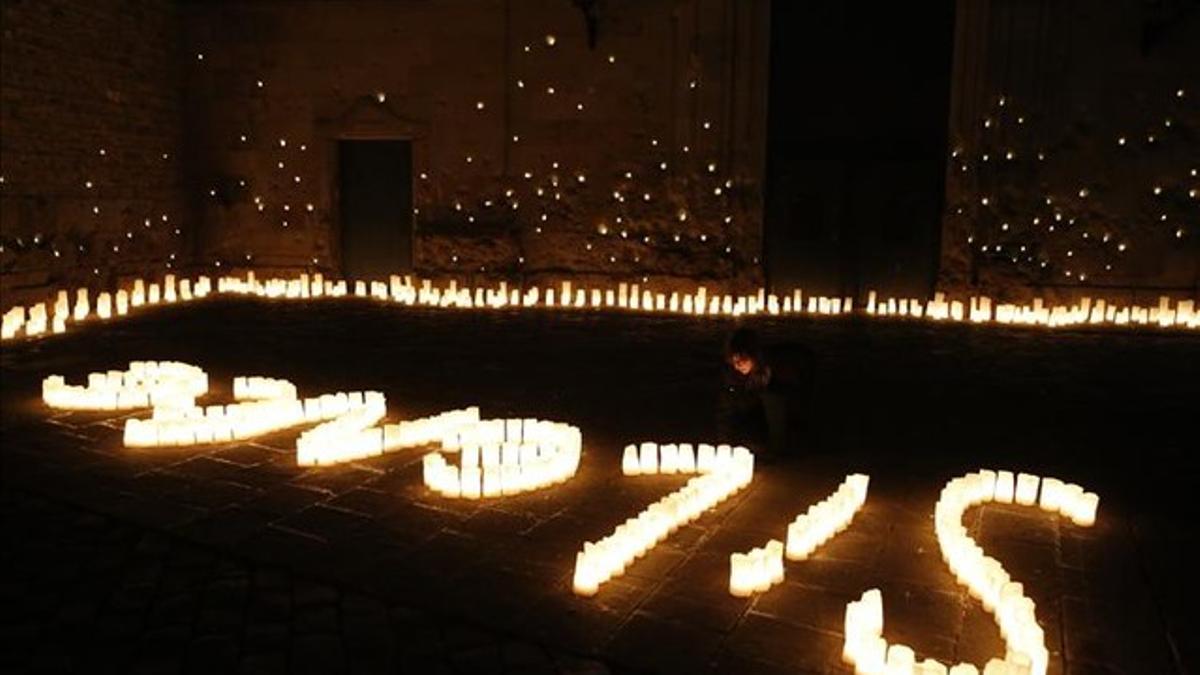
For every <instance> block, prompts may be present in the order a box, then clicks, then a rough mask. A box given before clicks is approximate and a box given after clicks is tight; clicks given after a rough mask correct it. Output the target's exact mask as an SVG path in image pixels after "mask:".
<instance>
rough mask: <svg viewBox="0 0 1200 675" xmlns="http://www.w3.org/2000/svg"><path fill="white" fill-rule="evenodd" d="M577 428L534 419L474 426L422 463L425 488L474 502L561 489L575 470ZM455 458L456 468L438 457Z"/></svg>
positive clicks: (453, 434)
mask: <svg viewBox="0 0 1200 675" xmlns="http://www.w3.org/2000/svg"><path fill="white" fill-rule="evenodd" d="M582 449H583V437H582V435H581V434H580V431H579V428H578V427H574V426H571V425H569V424H563V423H561V422H547V421H543V420H537V419H493V420H475V421H472V422H470V423H467V424H462V425H459V426H457V427H455V428H453V429H452V430H450V431H449V432H448V433H446V434H445V435H444V436H443V437H442V441H441V451H440V452H431V453H429V454H427V455H425V457H424V478H425V485H426V486H428V487H429V488H430V489H431V490H434V491H435V492H437V493H439V494H441V495H443V496H445V497H450V498H462V499H479V498H480V497H499V496H501V495H512V494H518V493H521V492H527V491H530V490H537V489H540V488H544V487H547V486H550V485H554V484H557V483H561V482H563V481H565V480H567V479H568V478H570V477H571V476H574V475H575V471H576V470H577V469H578V468H579V458H580V453H581V452H582ZM451 452H457V453H458V454H459V458H460V464H459V465H458V466H455V465H453V464H450V463H449V462H447V461H446V458H445V455H444V454H443V453H451Z"/></svg>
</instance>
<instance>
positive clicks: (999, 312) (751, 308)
mask: <svg viewBox="0 0 1200 675" xmlns="http://www.w3.org/2000/svg"><path fill="white" fill-rule="evenodd" d="M211 292H212V280H211V279H210V278H209V277H207V276H200V277H198V278H197V279H196V280H195V282H194V283H193V281H192V280H190V279H187V278H182V279H177V278H176V277H175V275H173V274H168V275H166V277H165V278H164V279H163V280H162V282H161V283H159V282H152V283H149V284H147V283H145V282H144V281H143V280H142V279H137V280H135V281H134V282H133V283H132V285H131V287H130V289H129V290H126V289H121V290H118V291H116V293H108V292H101V293H98V294H96V296H95V300H96V302H95V309H94V311H93V309H92V303H91V294H90V292H89V290H88V289H86V288H80V289H77V290H76V291H75V302H74V304H73V305H72V304H71V303H70V302H69V299H70V293H69V292H68V291H66V290H60V291H58V292H57V294H56V299H55V301H54V302H53V304H52V305H49V306H48V305H47V303H37V304H34V305H31V306H28V307H26V306H23V305H18V306H15V307H12V308H10V309H8V310H7V311H6V312H5V313H4V315H3V320H2V322H0V339H5V340H9V339H13V338H16V337H17V336H25V337H36V336H40V335H44V334H46V333H47V332H52V333H62V332H65V331H66V330H67V326H68V325H69V324H70V323H80V322H84V321H86V320H88V319H90V318H91V317H92V316H95V317H96V318H98V319H101V320H106V319H110V318H112V317H113V316H124V315H126V314H128V313H129V312H130V311H132V310H133V309H136V308H140V307H146V306H156V305H161V304H171V303H175V302H179V301H187V300H192V299H194V298H203V297H205V296H208V295H209V294H210V293H211ZM216 292H217V293H218V294H233V295H252V296H258V297H266V298H281V299H292V300H301V299H309V298H325V297H333V298H342V297H357V298H373V299H375V300H379V301H382V302H392V303H397V304H401V305H407V306H422V307H440V308H454V309H513V308H541V309H578V310H616V311H630V312H641V313H670V314H681V315H689V316H715V317H738V316H754V315H767V316H781V315H797V314H810V315H822V316H832V315H842V314H856V313H858V314H863V315H866V316H872V317H900V318H910V319H924V320H931V321H945V322H970V323H976V324H987V323H997V324H1006V325H1027V326H1048V327H1065V326H1079V325H1109V326H1155V327H1159V328H1184V329H1197V328H1200V311H1198V310H1197V306H1196V301H1195V300H1190V299H1189V300H1179V301H1175V302H1173V301H1172V300H1171V299H1170V298H1168V297H1166V296H1160V297H1159V299H1158V302H1157V304H1155V305H1148V306H1143V305H1117V304H1113V303H1110V302H1107V301H1105V300H1103V299H1095V300H1093V299H1092V298H1090V297H1084V298H1081V299H1080V300H1079V301H1078V302H1075V303H1073V304H1071V305H1049V304H1047V303H1046V302H1045V301H1044V300H1042V299H1041V298H1037V299H1034V300H1033V301H1032V302H1030V303H1028V304H1021V305H1018V304H1014V303H993V301H992V299H991V298H989V297H986V296H981V297H971V298H969V299H968V300H967V302H965V303H964V302H963V301H961V300H954V299H947V297H946V295H945V294H944V293H940V292H939V293H936V294H935V295H934V297H933V298H932V299H930V300H929V301H928V302H923V301H921V300H919V299H917V298H895V297H889V298H880V297H879V296H878V295H877V294H876V292H875V291H870V292H869V293H868V295H867V301H866V303H865V305H864V306H863V307H861V308H860V309H858V310H856V305H855V302H854V299H853V298H851V297H826V296H811V295H805V294H804V293H803V292H802V291H801V290H800V289H795V290H793V291H792V292H791V293H790V294H784V295H778V294H774V293H768V292H767V291H766V290H765V289H759V290H758V291H757V292H756V293H753V294H748V295H737V296H735V295H730V294H717V293H711V294H710V293H709V291H708V289H707V288H706V287H704V286H699V287H697V289H696V291H695V292H692V293H680V292H678V291H672V292H670V293H666V292H656V291H652V290H650V289H649V288H646V287H644V286H641V285H639V284H636V283H624V282H622V283H618V284H616V285H615V286H609V287H604V288H600V287H586V288H585V287H578V286H576V285H574V284H573V283H572V282H570V281H563V282H561V283H560V284H558V285H557V286H546V287H541V286H532V287H528V288H516V287H510V286H509V284H508V283H507V282H505V281H501V282H499V283H498V284H497V285H496V286H494V287H482V286H459V284H458V282H457V281H455V280H451V281H450V282H448V283H447V284H445V285H444V286H439V285H435V284H434V283H433V281H431V280H429V279H414V278H413V277H412V276H410V275H404V276H401V275H392V276H391V277H390V279H389V280H388V281H387V282H384V281H372V282H369V283H368V282H366V281H354V282H353V283H351V282H348V281H346V280H329V279H325V278H324V276H323V275H321V274H319V273H318V274H313V275H308V274H301V275H299V276H298V277H295V278H290V279H285V278H270V279H266V280H260V279H258V278H257V277H256V276H255V274H254V272H249V273H247V274H246V276H245V277H236V276H226V277H221V278H219V279H217V283H216Z"/></svg>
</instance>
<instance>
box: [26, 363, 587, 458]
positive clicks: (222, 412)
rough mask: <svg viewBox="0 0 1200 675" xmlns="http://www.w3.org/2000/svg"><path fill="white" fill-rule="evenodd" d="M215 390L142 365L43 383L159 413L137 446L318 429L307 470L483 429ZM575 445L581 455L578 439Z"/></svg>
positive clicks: (54, 390) (197, 377)
mask: <svg viewBox="0 0 1200 675" xmlns="http://www.w3.org/2000/svg"><path fill="white" fill-rule="evenodd" d="M208 385H209V382H208V374H207V373H205V372H204V371H203V370H202V369H200V368H198V367H196V366H192V365H189V364H185V363H178V362H174V361H134V362H132V363H131V364H130V365H129V368H128V369H127V370H123V371H122V370H109V371H106V372H102V373H90V374H89V375H88V377H87V384H86V385H71V384H67V382H66V378H64V377H63V376H61V375H50V376H48V377H46V378H44V379H43V380H42V400H43V401H44V402H45V403H46V405H47V406H49V407H51V408H57V409H64V410H132V409H137V408H151V415H150V417H149V418H147V419H137V418H130V419H127V420H125V427H124V435H123V442H124V444H125V446H126V447H136V448H146V447H167V446H188V445H202V444H211V443H226V442H231V441H235V440H245V439H249V438H254V437H257V436H262V435H264V434H268V433H272V432H275V431H281V430H284V429H288V428H291V427H296V426H300V425H303V424H311V423H316V426H314V427H313V428H312V429H309V430H307V431H305V432H304V433H302V434H300V436H299V438H298V439H297V441H296V462H297V464H299V465H302V466H312V465H323V464H334V463H338V462H346V461H351V460H355V459H361V458H365V457H372V456H376V455H379V454H382V453H384V452H389V451H392V450H399V449H403V448H412V447H419V446H422V445H430V444H432V443H434V442H437V441H442V443H443V446H445V445H446V444H447V443H448V441H447V440H445V439H447V438H449V437H452V436H453V437H454V438H459V436H458V434H463V433H467V432H464V431H463V430H464V429H471V428H472V425H479V424H480V422H479V409H478V408H477V407H471V408H465V409H462V410H453V411H449V412H444V413H441V414H438V415H434V416H431V417H424V418H418V419H413V420H403V421H401V422H399V423H398V424H385V425H380V424H379V422H381V421H382V420H383V418H384V417H385V416H386V414H387V405H386V400H385V398H384V396H383V394H382V393H381V392H377V391H368V392H361V391H351V392H337V393H333V394H323V395H321V396H315V397H309V398H300V397H299V396H298V393H297V389H296V385H295V384H293V383H291V382H289V381H287V380H282V379H276V378H269V377H236V378H234V381H233V396H234V399H235V400H236V401H237V402H236V403H231V404H228V405H208V406H199V405H197V404H196V399H197V398H198V397H200V396H203V395H204V394H206V393H208ZM530 429H531V430H532V429H534V427H533V426H531V427H530ZM531 433H532V431H531ZM462 437H463V438H466V437H467V436H462ZM574 439H575V447H576V450H577V449H578V447H579V442H578V441H579V438H578V434H577V433H576V436H575V437H574Z"/></svg>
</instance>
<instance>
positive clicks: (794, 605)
mask: <svg viewBox="0 0 1200 675" xmlns="http://www.w3.org/2000/svg"><path fill="white" fill-rule="evenodd" d="M758 324H759V325H760V327H761V328H762V330H763V331H764V332H765V333H766V334H767V335H768V336H769V337H770V338H771V339H773V340H777V341H799V342H803V343H805V344H807V345H808V346H809V347H810V348H811V349H812V350H813V351H814V352H815V353H816V354H817V358H818V373H817V377H816V383H815V395H814V397H813V400H812V402H811V404H810V405H809V411H810V412H809V415H808V417H809V420H810V429H809V431H808V433H807V434H806V436H805V438H806V441H805V447H804V448H803V449H802V451H801V452H800V457H799V458H797V459H795V460H793V461H789V462H785V463H782V464H773V465H768V466H762V467H760V468H759V470H758V471H757V474H756V477H755V479H754V482H753V484H752V485H751V486H750V487H749V488H748V489H747V490H745V491H743V492H742V493H740V494H739V495H737V496H735V497H734V498H733V499H731V500H729V501H727V502H726V503H724V504H722V505H721V506H720V507H718V508H717V509H715V510H713V511H712V512H711V513H709V514H706V515H705V516H704V517H702V518H700V519H699V520H697V521H696V522H695V523H694V524H693V525H691V526H688V527H686V528H684V529H683V530H682V531H680V532H679V533H678V534H676V535H675V536H673V537H671V538H670V539H668V540H667V541H666V542H665V543H664V544H662V545H660V546H659V547H657V548H656V549H655V550H654V551H653V552H651V553H650V554H649V555H647V556H646V557H645V558H644V559H642V560H640V561H638V562H637V563H636V564H634V565H632V566H631V567H630V569H629V571H628V573H627V574H626V575H625V576H624V577H621V578H620V579H618V580H616V581H613V582H611V583H610V584H608V585H606V586H605V587H604V588H603V589H602V591H601V592H600V594H599V595H598V596H597V597H596V598H593V599H580V598H577V597H575V596H574V595H572V594H571V592H570V576H571V569H572V565H573V560H574V555H575V551H576V550H578V548H579V546H580V544H581V542H583V541H585V540H592V539H595V538H597V537H599V536H601V535H603V534H604V533H606V532H608V531H611V529H612V528H613V526H615V525H616V524H617V523H618V522H620V521H622V520H624V519H625V518H627V517H629V516H632V515H633V514H635V513H637V512H638V511H639V510H641V509H642V508H643V507H644V506H645V505H646V504H648V503H650V502H652V501H654V500H656V499H658V498H659V497H661V496H662V495H664V494H666V493H667V492H669V491H671V490H674V489H676V488H677V487H678V486H679V485H681V484H682V482H683V481H682V479H679V478H674V477H669V476H659V477H640V478H626V477H623V476H621V475H620V461H619V457H620V448H621V447H622V446H623V445H624V444H625V443H627V442H633V441H638V440H643V439H648V440H704V439H706V438H711V435H712V433H713V431H714V425H713V423H712V415H711V410H712V409H713V406H714V402H715V395H716V390H717V386H716V385H717V373H718V367H719V361H718V354H719V350H720V343H721V340H722V339H723V335H724V333H725V331H727V330H728V328H729V325H728V324H726V323H722V322H711V321H695V320H687V319H676V318H648V317H625V316H595V315H574V316H553V315H546V314H513V313H495V314H463V313H456V312H442V313H438V312H424V311H414V310H405V309H400V308H395V307H387V306H378V305H374V304H372V303H367V302H361V303H358V302H342V303H316V304H312V305H308V306H303V305H297V304H287V303H268V302H260V301H254V300H215V301H211V302H206V303H203V304H198V305H195V306H192V307H186V308H170V309H164V310H160V311H158V312H155V313H151V314H149V315H143V316H136V317H134V318H131V319H127V320H125V321H122V322H120V323H112V324H108V325H103V326H92V327H89V328H87V329H85V330H82V331H80V332H79V333H77V334H69V335H65V336H59V337H55V338H50V339H46V340H43V341H40V342H37V343H31V344H19V345H12V346H6V348H5V349H4V350H3V352H2V353H0V375H2V376H3V384H2V386H0V402H2V403H3V411H2V418H0V421H2V426H0V429H2V431H3V439H4V442H3V450H2V451H0V453H2V455H0V456H2V457H3V462H4V464H3V468H4V474H3V476H4V479H3V485H4V494H3V499H2V500H0V504H2V505H3V508H4V511H5V514H4V515H5V519H4V520H5V547H4V553H3V560H4V564H5V567H6V569H5V574H4V575H3V584H2V585H0V592H2V593H3V598H4V600H3V606H4V607H5V612H4V617H3V624H2V626H0V635H3V640H4V642H3V648H0V658H2V660H3V662H7V663H9V664H10V666H9V667H4V670H5V672H16V671H20V670H28V671H34V672H41V671H45V672H70V671H75V672H82V671H86V672H96V671H98V670H106V671H112V672H310V671H311V672H418V673H425V672H461V673H477V672H479V673H482V672H486V673H502V672H514V673H525V672H577V673H604V672H626V671H628V672H661V673H698V672H714V673H802V672H842V671H844V667H843V666H842V665H841V664H840V662H839V652H840V643H841V637H840V631H841V624H842V621H841V617H842V612H843V608H844V605H845V603H846V601H847V600H849V599H851V598H854V597H857V596H858V595H859V594H860V593H861V592H862V591H863V590H865V589H867V588H871V587H879V588H881V589H882V590H883V594H884V606H885V613H886V616H887V619H886V627H885V634H886V635H887V637H888V638H889V640H891V641H893V642H895V641H902V642H905V643H907V644H911V645H913V646H914V647H915V648H916V649H917V651H918V654H921V655H928V656H933V657H936V658H939V659H942V660H957V659H966V660H971V661H973V662H975V663H979V664H982V663H983V662H984V661H986V660H987V659H988V658H990V657H992V656H999V655H1001V654H1002V643H1001V641H1000V637H999V633H998V630H997V628H996V626H995V624H994V623H993V622H992V620H991V617H990V615H988V614H987V613H985V612H984V611H983V610H982V608H981V607H980V606H979V604H978V603H976V602H974V601H972V600H971V599H970V598H969V596H967V595H966V594H965V593H964V592H963V589H962V588H961V587H959V586H957V585H956V584H955V582H954V579H953V577H952V576H951V575H950V574H949V572H948V570H947V569H946V567H945V565H944V564H943V563H942V562H941V559H940V556H939V555H938V550H937V544H936V541H935V539H934V536H933V531H932V522H931V516H932V514H931V511H932V506H933V503H934V501H935V500H936V498H937V494H938V491H939V490H940V488H941V486H942V485H943V484H944V482H945V481H946V480H947V479H948V478H950V477H952V476H955V475H959V474H961V473H964V472H966V471H971V470H974V469H976V468H980V467H993V468H1012V469H1017V470H1028V471H1032V472H1035V473H1041V474H1043V475H1056V476H1058V477H1060V478H1064V479H1069V480H1073V481H1076V482H1079V483H1081V484H1083V485H1084V486H1085V487H1088V488H1090V489H1093V490H1095V491H1097V492H1098V493H1099V494H1100V495H1101V507H1100V516H1099V522H1098V524H1097V526H1096V527H1094V528H1090V529H1081V528H1077V527H1075V526H1073V525H1071V524H1070V523H1068V522H1062V521H1060V520H1058V519H1056V518H1051V517H1049V516H1045V515H1043V514H1042V513H1041V512H1038V511H1033V510H1029V509H1021V508H1019V507H1000V506H989V507H985V508H983V509H976V510H973V511H971V512H969V513H968V518H969V519H970V520H971V526H972V528H973V531H974V533H975V536H976V537H977V539H979V540H980V543H981V545H983V546H984V547H985V548H986V549H987V550H988V551H989V552H991V553H992V554H994V555H995V556H996V557H998V558H1000V559H1001V560H1002V561H1003V562H1004V564H1005V566H1006V567H1007V568H1008V569H1009V570H1010V572H1011V573H1012V574H1013V575H1014V576H1015V577H1016V578H1017V579H1019V580H1022V581H1023V582H1024V583H1025V585H1026V589H1027V593H1028V594H1029V595H1030V596H1031V597H1032V598H1033V599H1034V600H1035V601H1036V602H1037V603H1038V617H1039V620H1040V621H1041V623H1042V624H1043V626H1044V627H1045V629H1046V635H1047V643H1048V646H1049V647H1050V650H1051V652H1052V655H1053V656H1052V661H1051V672H1054V673H1063V672H1070V673H1076V672H1127V673H1143V672H1144V673H1170V672H1188V671H1189V670H1192V669H1195V668H1196V667H1197V664H1198V663H1200V661H1198V660H1197V647H1196V645H1195V640H1194V639H1193V638H1187V635H1193V636H1194V635H1196V634H1197V632H1196V628H1197V626H1196V623H1197V622H1196V620H1195V618H1193V615H1192V613H1191V611H1192V610H1191V607H1192V604H1191V599H1192V598H1193V597H1194V593H1193V592H1191V591H1190V584H1189V582H1188V580H1189V579H1190V578H1191V576H1192V572H1191V565H1190V564H1189V562H1188V560H1187V559H1186V558H1185V556H1184V554H1183V553H1182V551H1184V550H1188V549H1189V548H1192V549H1194V548H1195V545H1196V543H1197V542H1196V539H1197V535H1196V533H1195V528H1194V525H1193V523H1192V522H1191V521H1190V519H1189V514H1190V513H1191V511H1192V510H1193V509H1191V507H1190V495H1191V494H1192V490H1193V489H1194V488H1195V487H1196V482H1197V481H1196V473H1195V470H1194V469H1192V468H1191V466H1190V464H1189V462H1187V461H1186V460H1187V457H1188V455H1189V454H1190V453H1188V451H1191V450H1194V449H1195V447H1197V443H1196V440H1197V438H1196V427H1195V421H1194V416H1195V407H1196V405H1195V404H1196V401H1197V400H1200V396H1198V393H1200V392H1198V387H1200V338H1197V337H1194V336H1181V335H1166V334H1141V335H1139V334H1131V333H1122V332H1113V331H1099V332H1089V331H1074V332H1062V333H1049V332H1045V331H1024V330H1022V331H1009V330H1000V329H978V328H972V327H965V326H927V325H921V324H908V323H882V322H866V321H863V320H861V319H841V320H837V321H810V320H804V319H797V320H791V321H788V322H772V321H761V322H758ZM135 359H176V360H182V361H187V362H189V363H193V364H195V365H199V366H201V367H203V368H205V369H206V370H207V371H208V372H209V374H210V381H211V383H212V384H213V385H214V386H213V388H214V393H213V394H212V396H211V400H212V401H227V400H228V398H227V397H228V396H229V394H230V389H231V386H230V382H231V378H232V377H233V376H234V375H242V374H244V375H269V376H275V377H285V378H288V379H290V380H292V381H293V382H295V383H296V384H297V385H298V386H299V388H300V391H301V393H302V394H305V395H315V394H318V393H323V392H327V391H333V390H350V389H378V390H381V391H383V392H384V393H385V394H386V395H387V397H388V406H389V411H390V416H391V417H392V418H397V419H398V418H402V417H407V416H416V415H422V414H428V413H432V412H436V411H439V410H444V409H449V408H451V407H458V406H462V405H471V404H477V405H480V406H481V407H482V411H483V414H484V415H485V416H536V417H541V418H545V419H557V420H564V421H569V422H571V423H573V424H577V425H579V426H580V427H581V428H582V430H583V434H584V448H585V455H584V460H583V463H582V466H581V468H580V471H579V473H578V475H577V476H576V477H575V478H574V479H572V480H571V481H569V482H567V483H566V484H564V485H561V486H558V487H555V488H552V489H549V490H545V491H541V492H535V493H532V494H527V495H521V496H516V497H509V498H503V499H498V500H491V501H484V502H477V503H455V502H451V501H447V500H444V499H441V498H439V497H437V496H435V495H432V494H429V493H428V492H427V491H426V490H425V489H424V488H423V486H422V485H421V479H420V463H419V457H420V454H421V453H420V452H419V451H411V452H399V453H395V454H391V455H386V456H383V457H380V458H376V459H372V460H369V461H364V462H359V463H353V464H349V465H345V466H339V467H329V468H317V469H306V468H301V467H297V466H295V463H294V455H293V451H292V450H291V448H292V444H293V443H294V440H295V437H296V434H297V432H296V431H292V432H288V433H280V434H273V435H271V436H267V437H263V438H260V439H256V440H255V441H254V442H250V443H238V444H230V445H223V446H212V447H206V448H181V449H167V450H163V449H156V450H128V449H125V448H123V447H122V446H121V441H120V437H121V434H120V429H121V425H122V420H123V419H124V415H112V414H104V413H61V412H55V411H50V410H48V409H46V408H45V407H44V406H43V405H42V404H41V402H40V400H39V383H40V380H41V378H42V377H44V376H46V375H49V374H62V375H66V376H67V377H68V378H69V379H70V378H74V379H75V380H76V381H78V379H79V378H82V377H83V376H84V375H85V374H86V373H87V372H89V371H93V370H103V369H108V368H120V367H124V366H125V365H126V364H127V363H128V362H129V361H130V360H135ZM853 471H865V472H867V473H869V474H871V476H872V482H871V495H870V497H869V499H868V501H867V504H866V506H865V507H864V509H863V511H862V513H860V514H859V516H858V517H857V519H856V520H855V522H854V524H853V525H852V526H851V527H850V528H849V529H848V530H847V531H846V532H845V533H843V534H841V535H839V536H838V537H837V538H835V539H833V540H832V541H831V542H830V543H829V544H828V545H827V546H826V547H824V548H823V549H821V550H820V552H819V554H818V555H817V556H816V557H815V558H814V559H812V560H810V561H806V562H803V563H789V564H788V569H787V581H786V582H785V583H784V584H783V585H781V586H779V587H776V588H774V589H772V590H770V591H769V592H767V593H765V594H762V595H759V596H757V597H755V598H753V599H748V600H739V599H736V598H733V597H731V596H729V594H728V593H727V592H726V584H727V579H728V555H729V553H730V552H733V551H741V550H745V549H748V548H750V547H751V546H755V545H760V544H762V543H764V542H765V541H766V540H767V539H769V538H771V537H780V536H781V535H782V534H783V528H784V526H785V525H786V523H787V522H788V521H790V520H791V519H792V518H793V517H794V516H795V515H796V514H797V513H799V512H802V511H803V510H805V509H806V508H807V506H808V505H809V504H810V503H812V502H814V501H816V500H819V499H821V498H822V497H824V496H825V495H826V494H828V493H829V492H830V491H832V490H833V488H834V487H835V486H836V485H837V483H838V482H839V481H840V480H841V478H842V477H843V476H844V475H845V474H847V473H850V472H853Z"/></svg>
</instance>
